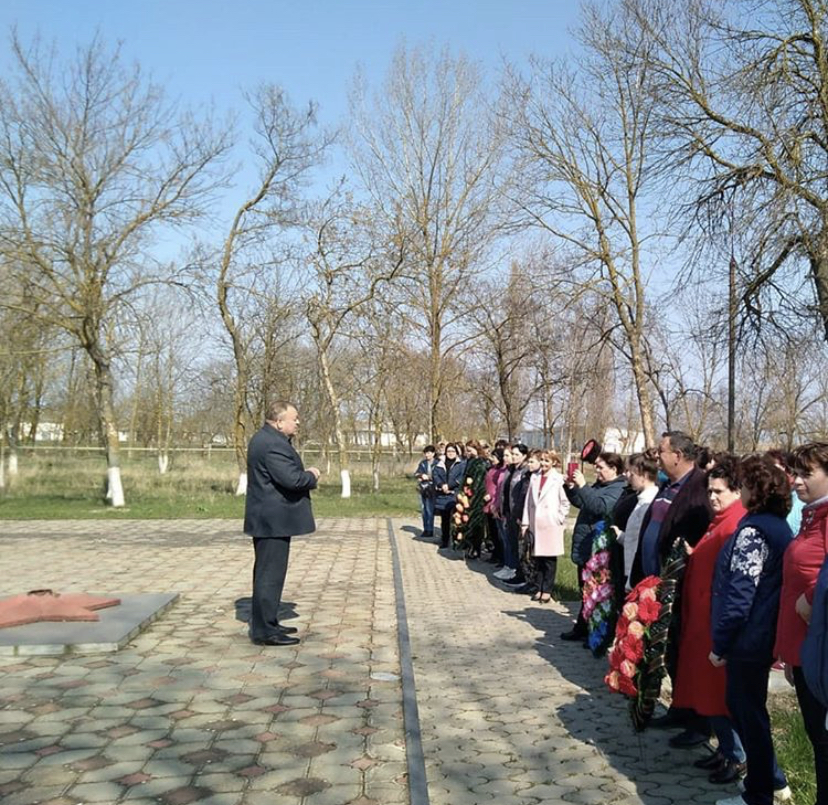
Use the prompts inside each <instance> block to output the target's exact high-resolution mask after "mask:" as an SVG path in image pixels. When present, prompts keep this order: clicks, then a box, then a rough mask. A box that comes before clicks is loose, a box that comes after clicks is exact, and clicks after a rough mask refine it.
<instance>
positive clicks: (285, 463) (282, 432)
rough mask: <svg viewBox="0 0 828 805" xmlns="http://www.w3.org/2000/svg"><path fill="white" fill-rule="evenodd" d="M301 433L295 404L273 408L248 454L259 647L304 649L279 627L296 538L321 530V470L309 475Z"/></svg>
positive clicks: (253, 623)
mask: <svg viewBox="0 0 828 805" xmlns="http://www.w3.org/2000/svg"><path fill="white" fill-rule="evenodd" d="M298 429H299V412H298V411H297V410H296V407H295V406H294V405H292V404H291V403H289V402H285V401H282V400H278V401H276V402H273V403H271V404H270V406H269V408H268V410H267V415H266V419H265V424H264V425H263V427H262V429H261V430H260V431H258V432H257V433H256V434H255V435H254V436H253V438H252V439H251V440H250V444H249V445H248V448H247V500H246V502H245V507H244V533H245V534H247V535H248V536H251V537H253V549H254V551H255V554H256V561H255V564H254V566H253V605H252V609H251V614H250V639H251V640H252V641H253V642H254V643H256V644H257V645H265V646H290V645H294V644H295V643H298V642H299V640H298V638H296V637H292V636H291V635H292V633H294V632H296V629H295V628H293V627H287V626H282V625H281V624H280V623H279V604H280V603H281V600H282V590H283V589H284V586H285V576H286V575H287V565H288V555H289V553H290V538H291V537H292V536H297V535H299V534H310V533H311V532H313V531H315V530H316V524H315V523H314V520H313V512H312V511H311V500H310V490H311V489H315V488H316V483H317V480H318V479H319V470H318V469H317V468H316V467H310V468H309V469H307V470H306V469H305V468H304V467H303V466H302V459H301V457H300V456H299V453H297V452H296V448H294V446H293V444H291V438H292V437H293V436H294V434H295V433H296V432H297V430H298Z"/></svg>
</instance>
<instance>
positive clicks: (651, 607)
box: [604, 576, 661, 696]
mask: <svg viewBox="0 0 828 805" xmlns="http://www.w3.org/2000/svg"><path fill="white" fill-rule="evenodd" d="M660 584H661V579H660V578H658V576H647V578H646V579H644V580H643V581H641V582H640V583H639V584H638V585H636V587H635V589H633V590H632V591H631V592H630V594H629V595H628V596H627V598H626V600H625V602H624V606H623V607H622V609H621V613H620V615H619V617H618V623H617V625H616V627H615V642H614V643H613V646H612V650H611V651H610V655H609V663H610V672H609V673H608V674H607V675H606V677H605V678H604V681H605V682H606V683H607V685H609V687H610V689H611V690H614V691H617V692H618V693H623V694H625V695H627V696H638V692H639V690H640V684H639V683H640V681H641V675H642V673H643V672H644V668H643V667H642V660H643V659H644V655H645V653H646V648H647V641H648V638H649V636H650V627H651V626H652V625H653V624H655V623H657V622H658V619H659V616H660V615H661V602H660V601H659V600H658V588H659V586H660Z"/></svg>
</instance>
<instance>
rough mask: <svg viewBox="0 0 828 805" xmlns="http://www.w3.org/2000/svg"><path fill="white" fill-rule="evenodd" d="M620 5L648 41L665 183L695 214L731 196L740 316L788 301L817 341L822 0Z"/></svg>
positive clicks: (825, 206)
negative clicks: (739, 259)
mask: <svg viewBox="0 0 828 805" xmlns="http://www.w3.org/2000/svg"><path fill="white" fill-rule="evenodd" d="M625 5H626V6H628V7H630V8H631V9H633V10H634V12H635V13H636V15H637V24H638V25H639V26H640V27H641V29H642V30H644V31H646V32H647V35H648V36H649V37H650V38H651V39H652V41H653V42H654V44H655V46H654V47H653V48H651V49H650V50H648V52H647V53H646V54H643V55H644V56H645V57H646V61H647V64H648V69H649V70H650V71H652V72H653V74H654V75H656V76H657V78H658V86H657V91H658V95H659V99H660V118H661V120H662V123H663V125H662V126H661V131H662V132H663V134H664V142H663V150H664V153H665V156H667V157H669V158H670V161H671V163H672V167H673V171H672V174H671V176H672V180H673V184H674V185H675V186H676V187H677V188H679V191H680V193H681V194H682V195H684V196H686V195H687V194H688V193H689V194H691V198H692V199H693V201H694V202H695V203H696V204H698V205H700V206H701V207H702V208H703V211H704V212H705V213H706V212H709V211H710V209H711V208H713V209H714V210H715V209H716V208H719V210H720V209H721V207H722V205H723V204H724V205H729V204H731V203H732V202H733V201H734V200H735V201H736V202H737V203H738V210H739V221H738V223H739V226H740V227H741V228H742V229H743V230H745V231H746V232H749V233H750V236H751V237H750V240H751V244H750V249H749V259H748V260H747V261H745V263H744V264H743V266H742V269H743V272H744V277H743V283H742V288H741V294H742V299H743V301H744V303H745V305H746V308H747V311H748V312H751V313H753V314H755V315H756V316H757V317H760V318H767V316H768V314H769V312H770V311H769V304H772V303H779V302H780V301H782V302H785V301H787V305H786V306H785V315H786V317H787V318H788V321H790V317H791V316H795V315H801V314H802V313H805V312H807V313H808V314H809V315H812V316H815V317H816V318H817V320H819V321H820V322H821V324H822V327H823V330H824V333H825V338H826V339H828V191H826V182H825V165H826V160H828V103H826V90H825V87H826V84H828V51H826V48H825V47H824V42H825V34H826V30H828V3H826V2H824V0H779V2H774V3H767V2H757V1H756V0H735V2H731V3H720V2H715V0H683V2H680V3H675V4H670V5H669V7H668V6H667V5H665V4H664V3H659V2H657V0H627V1H626V2H625ZM636 58H637V56H636ZM682 178H685V179H686V180H687V181H684V182H681V181H680V180H681V179H682ZM682 206H683V209H685V210H686V209H687V208H686V206H685V205H682ZM719 214H721V213H719ZM704 220H705V215H702V216H700V217H699V218H698V219H695V220H693V223H697V222H698V221H702V222H703V221H704ZM803 280H806V281H807V282H808V284H809V285H810V290H809V291H808V289H803V290H805V291H806V293H798V292H797V291H798V290H799V288H800V286H801V284H802V281H803ZM803 297H805V298H803ZM807 297H810V300H808V299H807ZM809 301H810V304H809V303H808V302H809ZM803 302H805V304H803Z"/></svg>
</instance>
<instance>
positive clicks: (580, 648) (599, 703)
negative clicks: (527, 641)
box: [503, 605, 736, 805]
mask: <svg viewBox="0 0 828 805" xmlns="http://www.w3.org/2000/svg"><path fill="white" fill-rule="evenodd" d="M503 614H504V615H508V616H510V617H513V618H516V619H518V620H522V621H524V622H526V623H529V624H530V625H531V626H532V627H534V628H535V629H536V630H537V632H538V636H537V637H536V639H535V643H534V649H535V651H536V652H537V653H538V655H539V656H540V657H542V658H543V659H544V660H545V661H546V662H548V663H549V664H550V665H552V666H554V667H555V669H556V670H557V671H558V673H560V674H561V676H563V677H564V678H565V679H566V680H567V681H569V682H571V683H572V684H573V685H576V686H577V687H579V688H581V689H582V691H583V692H582V693H578V694H576V695H575V697H574V699H572V700H571V701H568V702H564V703H563V704H560V705H559V706H558V707H557V709H556V716H557V718H558V719H560V722H561V723H562V724H563V726H564V727H566V729H567V731H568V732H569V733H570V734H571V735H572V736H573V737H575V738H576V739H578V740H580V741H583V742H585V743H589V744H591V745H593V746H594V747H595V748H596V749H598V750H599V751H600V752H601V753H602V754H603V755H604V756H605V757H606V759H607V761H608V762H609V763H610V764H611V765H612V766H613V767H614V768H615V769H617V770H618V771H619V772H620V773H621V774H623V775H625V776H627V777H628V778H630V780H632V781H634V782H635V791H634V792H632V791H631V792H629V793H630V794H631V795H633V796H636V795H637V797H638V798H640V800H641V801H642V802H645V803H653V805H655V803H663V802H666V801H668V800H672V801H674V802H677V801H691V800H696V799H697V797H700V800H699V801H702V800H705V799H707V798H708V797H709V799H710V801H711V802H712V801H714V797H713V796H712V795H714V794H718V795H719V796H720V797H727V796H732V795H735V794H736V790H735V786H718V785H713V784H711V783H709V782H708V781H707V779H706V776H707V774H708V772H705V771H701V770H699V769H695V768H693V761H694V760H696V759H698V758H701V757H703V756H704V755H705V754H706V753H707V750H706V749H703V748H697V749H693V750H680V749H673V748H671V747H670V745H669V738H670V737H671V736H672V735H674V734H676V733H675V732H674V731H666V730H656V729H650V730H645V731H644V732H643V733H636V732H635V731H634V729H633V726H632V721H631V719H630V716H629V709H628V699H627V698H626V697H624V696H621V695H620V694H617V693H613V692H611V691H610V690H609V688H608V687H607V686H606V684H605V683H604V676H605V674H606V673H607V670H608V662H607V658H606V657H600V658H596V657H594V656H593V654H592V652H591V651H589V650H588V649H587V648H585V647H584V645H583V644H582V643H581V642H580V641H564V640H561V638H560V634H561V632H564V631H567V630H568V629H569V628H570V627H571V625H572V621H571V619H570V614H569V613H564V612H561V611H560V609H559V608H556V609H552V608H549V607H540V606H537V605H532V606H530V607H528V608H527V609H524V610H511V611H509V610H507V611H504V613H503ZM660 712H663V710H660V709H659V710H657V713H656V715H658V714H660Z"/></svg>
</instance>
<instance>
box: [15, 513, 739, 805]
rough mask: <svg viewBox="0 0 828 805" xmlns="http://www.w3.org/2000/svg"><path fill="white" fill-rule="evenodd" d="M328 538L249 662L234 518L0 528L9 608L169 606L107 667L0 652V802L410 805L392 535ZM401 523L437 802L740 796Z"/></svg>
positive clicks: (330, 533)
mask: <svg viewBox="0 0 828 805" xmlns="http://www.w3.org/2000/svg"><path fill="white" fill-rule="evenodd" d="M319 526H320V527H319V532H318V533H317V534H316V535H315V536H314V537H313V538H309V539H298V540H295V541H294V544H293V549H292V550H293V553H292V556H291V566H290V573H289V575H288V584H287V589H286V596H287V598H288V599H289V600H290V602H293V603H294V604H295V611H296V613H297V614H298V618H297V619H296V620H294V621H292V622H293V623H294V624H296V625H298V626H299V627H300V636H301V637H302V642H301V643H300V644H299V645H298V646H297V647H295V648H293V647H291V648H266V647H261V648H260V647H255V646H252V645H251V644H250V643H249V642H248V641H247V640H246V636H245V633H246V626H245V624H243V623H242V622H240V621H239V620H238V619H237V617H236V611H235V606H234V602H235V601H236V600H237V599H240V598H242V597H244V596H246V595H248V594H249V579H250V568H251V550H250V547H249V544H248V542H247V540H245V539H244V538H242V537H241V536H240V535H239V533H238V531H237V530H236V528H235V524H234V523H232V522H228V521H220V520H212V521H209V520H208V521H205V520H200V521H144V522H138V521H123V522H117V523H101V522H77V521H75V522H3V523H0V595H8V594H13V593H17V592H21V591H25V590H28V589H31V588H34V587H52V588H53V589H55V590H61V591H81V590H85V591H89V592H109V593H118V592H157V591H177V592H180V593H181V599H180V601H179V602H178V603H177V604H176V605H175V606H174V607H173V608H172V609H171V610H170V612H169V613H168V614H167V615H165V616H164V617H163V619H162V620H160V621H158V622H156V623H155V624H153V625H152V626H150V628H149V629H148V630H147V631H145V632H144V633H143V634H142V635H140V636H139V637H138V638H136V639H135V640H134V641H133V642H132V643H131V644H130V645H129V646H127V647H126V648H124V649H122V650H121V651H120V652H118V653H117V654H106V655H96V656H74V657H64V658H58V657H43V658H25V659H22V658H17V659H13V658H0V802H2V803H3V805H33V804H34V803H36V802H37V803H41V804H43V803H49V805H75V804H76V803H97V802H100V803H121V802H130V803H134V804H135V805H149V803H156V805H157V803H159V802H160V803H162V805H185V804H186V803H191V802H193V803H199V805H206V803H210V805H259V803H262V804H264V803H267V804H268V805H273V804H274V803H275V805H294V804H295V805H300V804H301V805H315V804H317V803H319V805H323V804H330V805H345V804H346V803H354V805H396V804H397V803H408V802H409V801H411V802H412V805H422V801H419V802H418V801H416V798H417V793H416V791H415V792H414V797H413V799H410V794H409V790H408V788H409V787H408V776H407V769H408V767H407V764H406V745H405V731H404V725H403V719H402V687H401V685H400V683H399V682H398V681H396V677H397V676H398V675H399V674H400V659H399V650H398V632H397V622H396V605H397V597H396V595H395V589H394V578H393V566H392V551H391V544H390V541H389V531H388V525H387V522H386V521H385V520H381V519H376V520H345V519H341V520H340V519H327V520H323V521H321V522H320V523H319ZM394 526H395V534H396V540H397V545H398V551H399V556H400V562H401V566H402V578H403V586H404V594H405V602H406V606H407V615H408V626H409V631H410V635H411V650H412V654H413V664H414V673H415V679H416V696H417V703H418V706H419V715H420V723H421V729H422V736H423V750H424V754H425V762H426V767H427V776H428V796H429V797H430V801H431V803H433V805H449V804H450V805H463V803H497V805H518V803H527V805H528V804H530V803H531V805H535V804H536V803H541V802H542V803H558V802H560V803H563V802H568V803H593V802H595V803H597V802H613V803H616V802H617V803H646V805H659V804H660V803H672V802H700V803H712V802H713V801H715V799H716V797H717V795H719V796H721V795H724V794H727V793H730V792H729V791H728V792H722V790H721V789H715V790H714V788H713V787H712V786H709V785H708V784H707V783H706V782H705V781H704V777H703V776H702V775H701V773H694V770H693V769H692V768H690V769H689V770H688V767H689V765H690V764H689V762H688V760H689V758H688V756H687V754H686V753H679V752H676V751H673V750H669V749H668V748H667V746H666V742H665V740H664V739H665V736H664V735H663V734H659V733H645V734H644V735H643V736H641V737H640V738H639V737H638V736H634V735H633V734H632V732H631V730H630V727H629V724H628V721H627V717H626V712H625V708H624V701H623V700H622V699H621V697H619V696H612V695H610V694H609V693H604V691H603V689H602V685H601V683H600V679H601V676H602V674H603V672H604V663H603V662H602V661H597V660H593V659H592V658H591V656H590V655H588V653H587V652H586V651H584V650H583V649H582V648H581V647H580V646H579V645H574V646H573V645H572V644H561V643H560V642H559V640H558V639H557V635H558V633H559V632H560V631H561V630H562V629H563V628H565V626H566V623H567V619H568V618H567V613H566V611H565V610H564V609H563V608H562V607H560V606H552V607H550V606H539V605H536V604H532V603H531V602H529V601H528V600H527V599H526V598H524V597H519V596H515V595H512V594H510V593H507V592H505V591H503V590H502V589H500V588H498V587H497V586H495V585H494V584H493V583H492V582H491V581H490V579H489V577H488V576H487V575H486V574H485V572H484V571H485V569H486V568H487V566H485V565H480V566H477V567H476V566H472V567H471V568H467V567H466V566H465V563H464V562H462V561H451V560H448V559H445V558H442V557H440V556H438V554H437V552H436V548H435V546H433V545H431V544H428V543H424V542H421V541H419V540H417V539H413V538H412V534H413V533H416V530H415V529H414V528H413V527H411V525H410V524H407V523H404V522H395V523H394ZM389 676H390V678H389ZM413 747H414V742H413V741H409V749H412V748H413Z"/></svg>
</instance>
